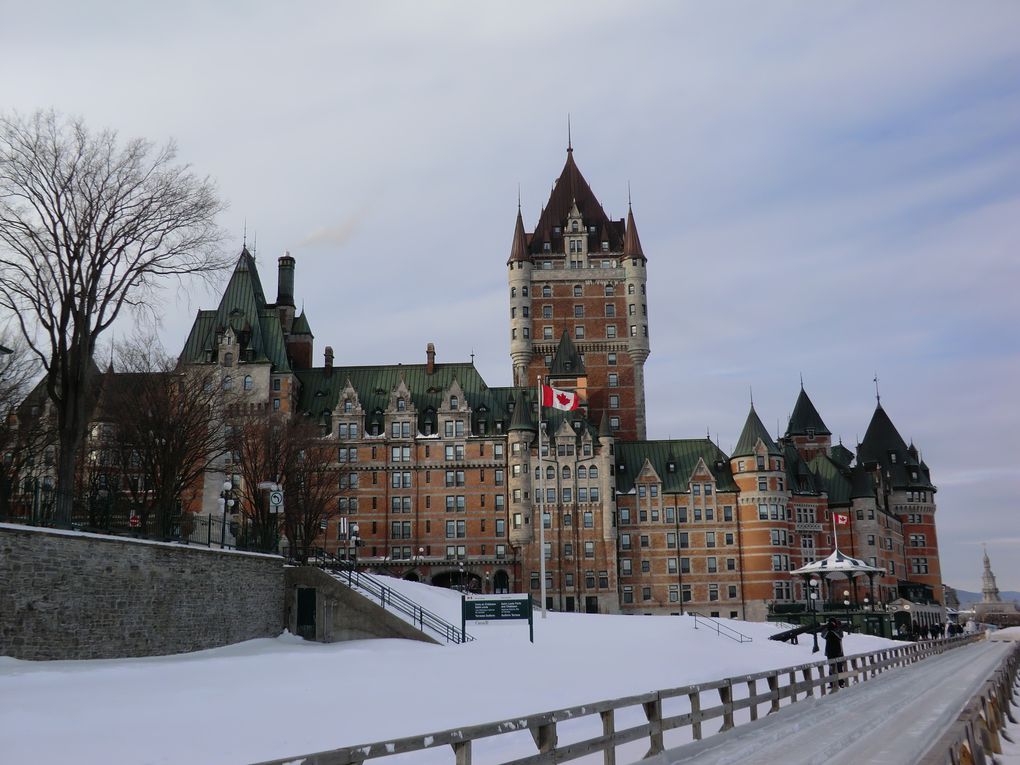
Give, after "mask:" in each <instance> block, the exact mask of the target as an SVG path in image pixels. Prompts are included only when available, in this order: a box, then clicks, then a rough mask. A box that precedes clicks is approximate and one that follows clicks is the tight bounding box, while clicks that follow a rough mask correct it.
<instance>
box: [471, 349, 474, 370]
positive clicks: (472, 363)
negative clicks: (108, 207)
mask: <svg viewBox="0 0 1020 765" xmlns="http://www.w3.org/2000/svg"><path fill="white" fill-rule="evenodd" d="M474 365H475V349H474V348H472V349H471V366H474Z"/></svg>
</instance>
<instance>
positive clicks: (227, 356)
mask: <svg viewBox="0 0 1020 765" xmlns="http://www.w3.org/2000/svg"><path fill="white" fill-rule="evenodd" d="M233 364H234V354H232V353H224V354H223V366H225V367H229V366H233Z"/></svg>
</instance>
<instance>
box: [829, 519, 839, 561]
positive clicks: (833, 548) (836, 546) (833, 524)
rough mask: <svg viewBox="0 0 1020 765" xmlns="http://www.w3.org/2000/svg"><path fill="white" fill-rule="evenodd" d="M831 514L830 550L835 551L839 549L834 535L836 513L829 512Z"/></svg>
mask: <svg viewBox="0 0 1020 765" xmlns="http://www.w3.org/2000/svg"><path fill="white" fill-rule="evenodd" d="M829 515H830V516H832V551H833V552H836V551H837V550H839V538H838V537H837V536H836V514H835V513H829Z"/></svg>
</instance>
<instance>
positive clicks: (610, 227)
mask: <svg viewBox="0 0 1020 765" xmlns="http://www.w3.org/2000/svg"><path fill="white" fill-rule="evenodd" d="M574 204H576V205H577V209H578V210H579V211H580V213H581V217H582V218H583V219H584V225H585V226H589V227H590V226H595V231H596V234H592V235H590V236H591V237H592V241H594V240H595V239H599V237H600V236H603V234H602V232H603V231H608V232H610V237H611V238H610V239H609V247H610V249H612V250H619V248H620V245H621V244H622V243H623V236H622V235H623V230H622V229H623V225H622V223H623V221H619V222H617V223H616V224H615V225H614V223H613V221H610V220H609V216H608V215H606V211H605V210H603V209H602V205H601V204H600V203H599V201H598V199H596V198H595V194H594V193H593V192H592V190H591V186H589V185H588V181H586V180H585V179H584V176H583V175H581V171H580V170H579V169H578V168H577V164H576V163H575V162H574V151H573V149H568V150H567V161H566V164H564V165H563V171H562V172H561V173H560V177H559V178H557V179H556V184H555V185H554V186H553V190H552V193H551V194H550V195H549V202H548V203H547V204H546V206H545V208H544V209H543V210H542V215H541V217H539V219H538V225H536V226H535V233H534V235H533V236H532V238H531V242H530V251H531V252H532V253H536V254H537V253H541V252H543V245H544V244H545V243H546V242H549V243H551V244H552V248H551V249H552V251H553V252H558V253H562V252H563V247H562V246H557V241H558V240H561V239H562V236H561V234H562V227H563V225H564V224H565V223H566V220H567V215H568V213H569V212H570V208H571V207H573V206H574ZM557 227H559V228H560V229H561V233H560V234H557V233H555V231H554V229H555V228H557ZM599 241H601V240H599ZM593 249H594V250H596V251H597V250H598V249H599V247H598V246H595V247H594V248H593Z"/></svg>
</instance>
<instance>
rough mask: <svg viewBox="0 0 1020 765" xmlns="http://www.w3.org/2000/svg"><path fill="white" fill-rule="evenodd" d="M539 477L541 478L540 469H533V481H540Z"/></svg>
mask: <svg viewBox="0 0 1020 765" xmlns="http://www.w3.org/2000/svg"><path fill="white" fill-rule="evenodd" d="M541 477H542V468H540V467H536V468H535V480H536V481H537V480H539V479H540V478H541Z"/></svg>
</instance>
